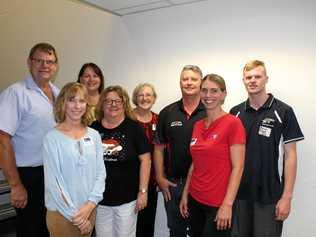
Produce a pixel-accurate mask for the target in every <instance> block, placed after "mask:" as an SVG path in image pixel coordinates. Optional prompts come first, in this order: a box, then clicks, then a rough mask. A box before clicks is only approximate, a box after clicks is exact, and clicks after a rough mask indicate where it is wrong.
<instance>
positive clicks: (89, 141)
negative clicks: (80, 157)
mask: <svg viewBox="0 0 316 237" xmlns="http://www.w3.org/2000/svg"><path fill="white" fill-rule="evenodd" d="M83 144H84V145H85V146H91V145H93V140H92V139H91V138H90V137H84V138H83Z"/></svg>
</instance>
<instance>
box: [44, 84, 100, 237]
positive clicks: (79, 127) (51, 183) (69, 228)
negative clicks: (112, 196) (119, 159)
mask: <svg viewBox="0 0 316 237" xmlns="http://www.w3.org/2000/svg"><path fill="white" fill-rule="evenodd" d="M87 97H88V95H87V91H86V88H85V87H84V86H83V85H81V84H79V83H76V82H72V83H68V84H66V85H65V86H64V88H63V89H62V90H61V92H60V94H59V96H58V97H57V100H56V104H55V107H54V114H55V119H56V121H57V123H58V124H57V126H56V127H55V128H54V129H53V130H51V131H50V132H48V134H47V135H46V137H45V138H44V141H43V147H44V148H43V159H44V175H45V205H46V207H47V217H46V219H47V226H48V230H49V232H50V236H51V237H79V236H86V237H88V236H90V235H91V231H92V229H93V226H94V222H95V207H96V205H97V204H98V202H99V201H100V200H101V199H102V193H103V190H104V185H105V184H104V181H105V167H104V163H103V157H102V143H101V138H100V135H99V134H98V132H97V131H95V130H93V129H91V128H89V127H87V125H88V124H89V123H90V121H91V113H90V110H89V106H88V104H87Z"/></svg>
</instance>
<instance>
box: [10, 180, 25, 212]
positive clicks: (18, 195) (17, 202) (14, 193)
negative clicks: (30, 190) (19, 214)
mask: <svg viewBox="0 0 316 237" xmlns="http://www.w3.org/2000/svg"><path fill="white" fill-rule="evenodd" d="M11 204H12V206H13V207H16V208H24V207H25V206H26V204H27V191H26V189H25V188H24V186H23V184H18V185H15V186H12V187H11Z"/></svg>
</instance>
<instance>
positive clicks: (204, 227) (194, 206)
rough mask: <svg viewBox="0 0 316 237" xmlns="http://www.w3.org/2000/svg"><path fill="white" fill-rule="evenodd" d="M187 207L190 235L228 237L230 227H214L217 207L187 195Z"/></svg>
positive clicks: (193, 236) (197, 236)
mask: <svg viewBox="0 0 316 237" xmlns="http://www.w3.org/2000/svg"><path fill="white" fill-rule="evenodd" d="M188 208H189V222H190V226H191V237H230V232H231V231H230V229H228V230H218V229H217V228H216V222H215V221H214V220H215V217H216V214H217V210H218V207H211V206H207V205H204V204H202V203H199V202H198V201H196V200H194V199H193V198H192V197H191V196H189V203H188Z"/></svg>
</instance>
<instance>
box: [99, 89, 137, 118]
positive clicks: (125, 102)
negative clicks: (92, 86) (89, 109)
mask: <svg viewBox="0 0 316 237" xmlns="http://www.w3.org/2000/svg"><path fill="white" fill-rule="evenodd" d="M110 92H115V93H116V94H117V95H118V96H119V97H120V98H121V99H122V101H123V107H124V114H125V116H126V117H128V118H130V119H132V120H135V121H136V117H135V115H134V113H133V109H132V106H131V103H130V100H129V96H128V94H127V92H126V91H125V90H124V89H123V88H122V87H121V86H109V87H107V88H105V89H104V90H103V91H102V92H101V95H100V99H99V102H98V104H97V107H96V118H97V120H98V121H101V120H102V118H103V117H104V110H103V103H104V101H105V99H106V97H107V95H108V94H109V93H110Z"/></svg>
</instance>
